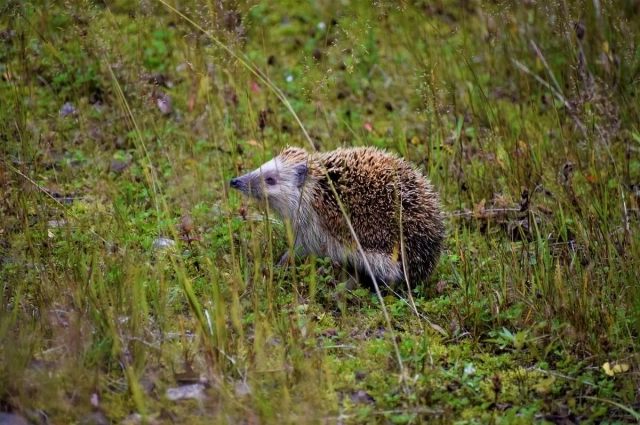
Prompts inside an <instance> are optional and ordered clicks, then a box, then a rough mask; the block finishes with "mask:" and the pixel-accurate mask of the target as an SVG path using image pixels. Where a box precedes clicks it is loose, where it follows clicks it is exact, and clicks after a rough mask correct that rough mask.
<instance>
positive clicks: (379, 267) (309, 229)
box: [296, 214, 403, 284]
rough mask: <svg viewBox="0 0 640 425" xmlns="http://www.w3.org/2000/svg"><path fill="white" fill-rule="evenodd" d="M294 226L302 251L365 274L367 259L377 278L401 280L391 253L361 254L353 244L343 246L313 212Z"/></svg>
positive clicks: (370, 252)
mask: <svg viewBox="0 0 640 425" xmlns="http://www.w3.org/2000/svg"><path fill="white" fill-rule="evenodd" d="M296 227H297V228H296V235H297V236H296V237H297V239H296V246H298V247H301V248H303V253H313V254H315V255H317V256H319V257H329V258H330V259H331V260H332V261H333V262H336V263H339V264H343V265H349V266H351V267H353V268H355V269H357V270H358V271H359V272H366V273H367V274H368V272H367V266H366V262H368V263H369V267H371V271H372V272H373V275H374V276H375V277H376V279H377V280H382V281H384V282H386V283H388V284H391V283H394V282H398V281H401V280H403V274H402V268H401V267H400V262H399V261H397V260H394V259H393V258H392V257H391V255H390V254H385V253H380V252H372V251H367V250H365V251H364V257H363V256H362V254H361V253H360V252H359V251H358V248H357V246H356V245H355V244H353V247H350V246H345V245H344V244H342V243H340V241H338V240H337V239H335V238H334V237H332V236H331V235H330V233H329V232H328V231H327V229H324V228H323V226H322V225H321V224H320V219H319V218H318V217H317V216H316V215H315V214H310V215H307V216H306V217H305V218H304V219H303V220H300V221H299V222H298V226H296ZM365 258H366V260H367V261H366V262H365ZM378 283H381V282H378Z"/></svg>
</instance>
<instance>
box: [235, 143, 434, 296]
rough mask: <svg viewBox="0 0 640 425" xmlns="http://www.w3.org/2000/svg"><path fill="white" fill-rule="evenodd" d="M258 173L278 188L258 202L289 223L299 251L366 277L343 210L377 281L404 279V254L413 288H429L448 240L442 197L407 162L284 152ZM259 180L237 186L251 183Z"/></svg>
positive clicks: (348, 151) (377, 155) (379, 155)
mask: <svg viewBox="0 0 640 425" xmlns="http://www.w3.org/2000/svg"><path fill="white" fill-rule="evenodd" d="M300 164H306V167H307V168H306V175H305V178H304V180H305V181H304V184H302V185H300V186H297V185H296V184H294V182H295V180H296V176H299V174H296V171H295V169H296V167H298V166H300ZM256 171H257V172H258V176H262V178H265V181H268V182H271V181H272V180H267V179H274V178H276V179H277V180H278V185H277V186H273V187H270V186H269V187H267V186H266V185H265V190H264V192H265V193H264V194H263V193H260V194H258V195H257V196H254V197H256V198H260V197H261V196H265V197H268V198H269V201H270V205H273V206H274V209H276V210H277V211H278V212H279V213H280V215H281V216H282V217H283V218H284V219H285V220H289V221H290V222H291V224H292V226H293V229H294V231H295V232H296V245H298V246H301V247H303V248H305V249H306V251H307V252H309V253H314V254H316V255H318V256H328V257H331V259H332V260H334V261H336V262H341V263H343V264H350V265H351V266H352V267H354V268H355V269H357V270H358V271H360V272H361V273H362V272H363V271H364V270H365V264H364V259H363V255H362V253H359V252H358V250H357V249H356V246H355V241H354V240H353V237H352V234H351V232H350V231H349V229H348V227H347V225H346V221H345V219H344V216H343V213H342V210H341V208H340V203H342V205H343V207H344V209H345V211H346V212H347V214H349V219H350V221H351V224H352V226H353V228H354V230H355V233H356V235H357V236H358V239H359V241H360V244H361V246H362V247H363V249H364V256H365V257H366V259H367V260H368V261H369V263H370V265H371V268H372V269H373V273H374V275H375V277H376V279H377V280H381V281H384V282H386V283H393V282H395V281H399V280H403V279H404V275H405V273H404V267H403V261H402V258H401V246H403V247H404V249H403V250H402V251H403V252H404V254H405V256H406V258H405V261H404V263H405V264H407V273H406V274H407V275H408V276H409V282H410V284H412V285H416V284H418V283H419V282H421V281H424V280H425V279H426V278H427V277H428V276H429V275H430V274H431V272H432V271H433V269H434V267H435V265H436V263H437V261H438V258H439V255H440V251H441V249H442V241H443V238H444V226H443V223H442V217H441V212H440V204H439V200H438V195H437V193H436V192H435V191H434V190H433V187H432V186H431V184H430V182H429V181H428V180H427V179H426V178H425V177H424V176H423V175H422V173H421V172H420V171H419V170H418V169H417V168H416V167H415V166H413V165H412V164H410V163H408V162H406V161H404V160H403V159H402V158H399V157H398V156H396V155H392V154H389V153H387V152H385V151H381V150H379V149H377V148H339V149H336V150H334V151H331V152H327V153H312V154H309V153H307V152H306V151H305V150H303V149H300V148H293V147H287V148H285V149H284V150H283V151H282V152H281V153H280V154H279V155H278V156H277V157H276V158H274V159H273V160H272V161H270V162H268V163H266V164H264V165H263V166H262V167H261V168H260V169H259V170H256ZM255 173H256V172H253V173H250V174H248V175H246V176H243V177H241V178H240V179H243V178H247V179H249V180H250V179H251V178H255V176H256V175H255ZM247 176H251V178H248V177H247ZM274 176H275V177H274ZM234 180H236V179H234ZM332 186H333V188H332ZM241 190H242V189H241ZM334 190H335V192H334ZM245 193H247V192H245ZM248 194H249V193H248ZM336 194H337V198H336ZM250 195H251V194H250ZM400 220H401V221H400ZM401 231H402V237H403V238H404V239H403V240H402V241H401V239H400V238H401V234H400V232H401ZM401 242H402V243H401Z"/></svg>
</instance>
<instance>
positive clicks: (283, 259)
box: [276, 251, 289, 268]
mask: <svg viewBox="0 0 640 425" xmlns="http://www.w3.org/2000/svg"><path fill="white" fill-rule="evenodd" d="M287 264H289V251H287V252H285V253H284V255H283V256H282V257H281V258H280V261H278V262H277V263H276V267H277V268H280V267H282V266H286V265H287Z"/></svg>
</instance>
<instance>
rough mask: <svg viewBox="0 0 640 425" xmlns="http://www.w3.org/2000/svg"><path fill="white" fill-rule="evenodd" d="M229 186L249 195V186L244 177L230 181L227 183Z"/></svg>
mask: <svg viewBox="0 0 640 425" xmlns="http://www.w3.org/2000/svg"><path fill="white" fill-rule="evenodd" d="M229 186H231V187H232V188H234V189H237V190H239V191H240V192H242V193H249V185H248V184H247V179H245V176H242V177H235V178H233V179H231V181H229Z"/></svg>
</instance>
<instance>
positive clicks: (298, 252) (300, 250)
mask: <svg viewBox="0 0 640 425" xmlns="http://www.w3.org/2000/svg"><path fill="white" fill-rule="evenodd" d="M290 253H291V250H287V252H285V253H284V255H283V256H282V257H281V258H280V261H278V262H277V263H276V267H282V266H286V265H287V264H289V257H290V255H289V254H290ZM293 253H294V258H303V257H306V256H308V255H309V251H307V249H306V248H304V247H303V246H297V247H295V248H294V249H293Z"/></svg>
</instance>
